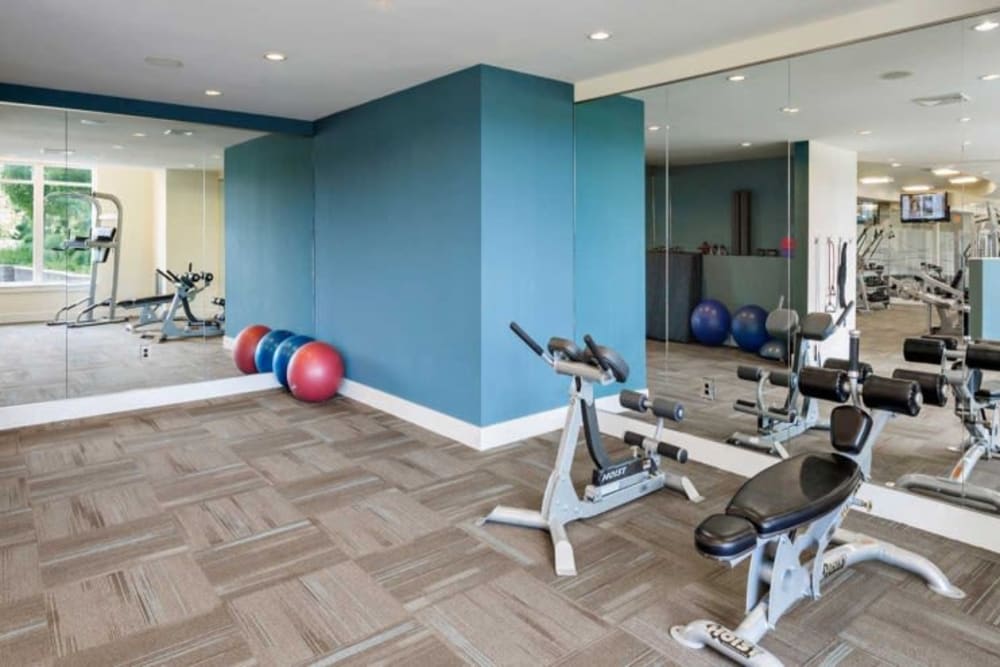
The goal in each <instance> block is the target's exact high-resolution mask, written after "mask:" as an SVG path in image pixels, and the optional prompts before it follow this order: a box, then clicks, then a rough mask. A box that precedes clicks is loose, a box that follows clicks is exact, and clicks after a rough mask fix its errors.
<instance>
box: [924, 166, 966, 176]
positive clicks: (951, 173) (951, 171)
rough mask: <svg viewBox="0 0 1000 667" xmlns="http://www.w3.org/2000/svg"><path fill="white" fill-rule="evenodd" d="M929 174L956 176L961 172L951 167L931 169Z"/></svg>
mask: <svg viewBox="0 0 1000 667" xmlns="http://www.w3.org/2000/svg"><path fill="white" fill-rule="evenodd" d="M931 173H932V174H934V175H935V176H958V175H959V174H960V173H962V172H960V171H959V170H958V169H953V168H951V167H938V168H937V169H931Z"/></svg>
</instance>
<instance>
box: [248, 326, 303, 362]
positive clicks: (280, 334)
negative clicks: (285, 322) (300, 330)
mask: <svg viewBox="0 0 1000 667" xmlns="http://www.w3.org/2000/svg"><path fill="white" fill-rule="evenodd" d="M294 335H295V334H294V333H292V332H291V331H287V330H285V329H275V330H274V331H272V332H270V333H268V334H267V335H266V336H264V337H263V338H261V339H260V342H259V343H257V350H256V352H254V355H253V360H254V363H255V364H256V365H257V372H258V373H270V372H271V370H272V369H273V366H272V365H271V364H272V363H273V362H274V351H275V350H277V349H278V346H279V345H281V343H282V341H284V340H285V339H287V338H291V337H292V336H294Z"/></svg>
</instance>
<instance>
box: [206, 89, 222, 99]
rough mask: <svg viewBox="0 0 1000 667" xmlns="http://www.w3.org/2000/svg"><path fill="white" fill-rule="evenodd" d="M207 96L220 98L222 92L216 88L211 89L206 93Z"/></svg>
mask: <svg viewBox="0 0 1000 667" xmlns="http://www.w3.org/2000/svg"><path fill="white" fill-rule="evenodd" d="M205 94H206V95H208V96H209V97H219V96H221V95H222V91H221V90H216V89H214V88H209V89H208V90H206V91H205Z"/></svg>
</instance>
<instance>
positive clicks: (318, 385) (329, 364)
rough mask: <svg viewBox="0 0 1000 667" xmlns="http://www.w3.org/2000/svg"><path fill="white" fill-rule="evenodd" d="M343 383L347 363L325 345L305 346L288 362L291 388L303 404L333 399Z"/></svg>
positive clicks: (329, 346) (312, 344) (332, 348)
mask: <svg viewBox="0 0 1000 667" xmlns="http://www.w3.org/2000/svg"><path fill="white" fill-rule="evenodd" d="M343 379H344V361H343V359H341V358H340V353H339V352H337V350H336V348H334V347H333V346H331V345H327V344H326V343H321V342H319V341H316V340H314V341H313V342H311V343H306V344H305V345H303V346H302V347H300V348H299V349H298V350H296V352H295V354H293V355H292V360H291V361H289V362H288V388H289V389H290V390H291V391H292V396H294V397H295V398H297V399H299V400H300V401H309V402H311V403H314V402H318V401H325V400H327V399H328V398H332V397H333V395H334V394H336V393H337V390H338V389H339V388H340V382H341V380H343Z"/></svg>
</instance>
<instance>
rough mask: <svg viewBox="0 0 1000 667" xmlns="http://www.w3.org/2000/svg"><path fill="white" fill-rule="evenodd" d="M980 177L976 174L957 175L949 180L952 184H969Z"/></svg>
mask: <svg viewBox="0 0 1000 667" xmlns="http://www.w3.org/2000/svg"><path fill="white" fill-rule="evenodd" d="M978 180H979V179H978V178H976V177H975V176H957V177H956V178H949V179H948V182H949V183H951V184H952V185H969V184H970V183H975V182H976V181H978Z"/></svg>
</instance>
